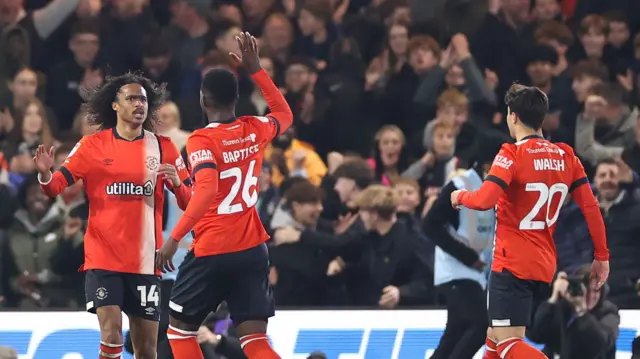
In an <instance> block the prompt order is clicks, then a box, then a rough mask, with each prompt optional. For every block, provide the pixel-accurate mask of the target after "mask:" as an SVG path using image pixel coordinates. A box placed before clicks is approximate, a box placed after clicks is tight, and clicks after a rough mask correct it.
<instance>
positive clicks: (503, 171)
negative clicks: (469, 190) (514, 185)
mask: <svg viewBox="0 0 640 359" xmlns="http://www.w3.org/2000/svg"><path fill="white" fill-rule="evenodd" d="M515 162H516V153H515V148H514V146H513V145H512V144H504V145H502V148H500V152H498V154H497V155H496V157H495V158H494V159H493V164H491V169H490V170H489V175H487V178H486V180H487V181H491V182H494V183H495V184H497V185H498V186H500V187H502V189H504V190H506V189H507V187H509V184H511V181H512V180H513V176H514V175H515V173H516V166H515Z"/></svg>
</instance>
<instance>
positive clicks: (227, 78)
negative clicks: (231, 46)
mask: <svg viewBox="0 0 640 359" xmlns="http://www.w3.org/2000/svg"><path fill="white" fill-rule="evenodd" d="M200 89H201V90H202V94H203V97H204V101H203V102H204V105H205V107H208V108H230V107H233V106H234V105H235V104H236V101H237V100H238V79H237V78H236V75H235V74H234V73H233V72H231V71H229V70H225V69H213V70H209V71H208V72H207V73H206V74H205V75H204V77H203V78H202V86H201V87H200Z"/></svg>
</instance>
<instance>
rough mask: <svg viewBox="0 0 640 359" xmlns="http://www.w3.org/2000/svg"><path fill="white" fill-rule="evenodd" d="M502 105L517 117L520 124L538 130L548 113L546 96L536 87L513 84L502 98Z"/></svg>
mask: <svg viewBox="0 0 640 359" xmlns="http://www.w3.org/2000/svg"><path fill="white" fill-rule="evenodd" d="M504 103H505V104H506V105H507V106H508V107H509V109H510V111H511V112H513V113H515V114H516V115H518V118H519V119H520V121H522V123H523V124H524V125H525V126H527V127H529V128H531V129H533V130H536V131H537V130H539V129H540V127H542V122H544V118H545V116H546V115H547V112H548V111H549V99H548V98H547V95H546V94H545V93H544V92H542V90H540V89H539V88H537V87H532V86H524V85H520V84H513V85H511V87H510V88H509V91H507V94H506V95H505V96H504Z"/></svg>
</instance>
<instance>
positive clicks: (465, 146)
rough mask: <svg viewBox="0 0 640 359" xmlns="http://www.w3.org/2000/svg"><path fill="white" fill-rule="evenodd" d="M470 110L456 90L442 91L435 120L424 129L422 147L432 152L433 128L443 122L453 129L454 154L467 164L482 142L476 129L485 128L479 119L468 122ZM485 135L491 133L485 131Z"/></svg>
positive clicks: (466, 102) (463, 96)
mask: <svg viewBox="0 0 640 359" xmlns="http://www.w3.org/2000/svg"><path fill="white" fill-rule="evenodd" d="M469 116H470V109H469V99H468V98H467V97H466V96H465V95H464V94H462V93H461V92H460V91H458V90H456V89H449V90H446V91H444V92H443V93H442V94H441V95H440V97H438V102H437V110H436V118H435V120H434V121H431V122H429V124H428V125H427V126H426V127H425V129H424V132H423V134H422V135H423V137H422V145H423V146H424V148H425V149H427V150H431V151H433V146H434V144H433V140H434V136H433V128H434V127H435V126H436V124H437V123H439V122H443V123H446V124H448V125H449V126H451V127H452V128H453V134H454V136H455V151H454V154H455V155H456V156H457V157H458V158H459V159H461V160H462V161H464V162H465V163H467V162H468V161H469V160H470V159H471V158H472V157H473V156H474V153H475V152H476V150H477V146H478V145H479V144H480V143H481V142H482V141H481V135H480V133H479V131H478V128H485V129H486V127H487V125H486V124H483V123H482V120H481V119H475V121H474V122H471V121H469ZM476 124H477V125H476ZM485 133H487V134H489V133H492V131H490V130H488V129H487V130H486V131H485Z"/></svg>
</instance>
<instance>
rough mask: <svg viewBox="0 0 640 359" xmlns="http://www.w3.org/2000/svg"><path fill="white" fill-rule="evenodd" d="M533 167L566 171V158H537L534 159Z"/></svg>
mask: <svg viewBox="0 0 640 359" xmlns="http://www.w3.org/2000/svg"><path fill="white" fill-rule="evenodd" d="M533 167H534V168H535V170H536V171H564V169H565V166H564V160H554V159H550V158H537V159H534V160H533Z"/></svg>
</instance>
